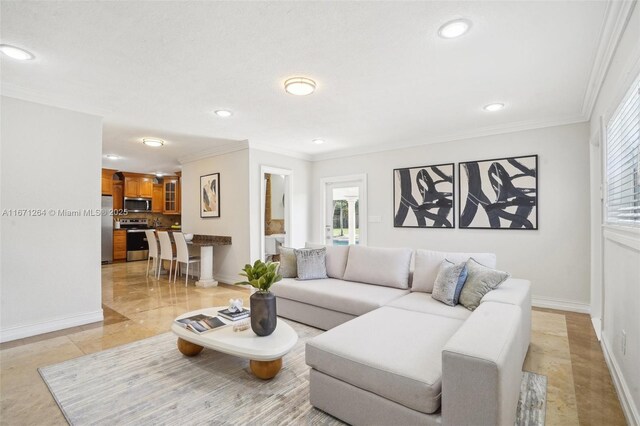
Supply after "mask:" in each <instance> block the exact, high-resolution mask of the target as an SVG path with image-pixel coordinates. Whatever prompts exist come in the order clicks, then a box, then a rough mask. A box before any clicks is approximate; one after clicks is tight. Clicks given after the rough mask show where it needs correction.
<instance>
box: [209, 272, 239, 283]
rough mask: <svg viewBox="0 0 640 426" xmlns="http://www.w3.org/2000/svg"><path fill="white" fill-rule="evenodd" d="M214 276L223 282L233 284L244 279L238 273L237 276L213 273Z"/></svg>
mask: <svg viewBox="0 0 640 426" xmlns="http://www.w3.org/2000/svg"><path fill="white" fill-rule="evenodd" d="M213 278H214V279H215V280H216V281H218V282H221V283H225V284H233V283H237V282H238V281H241V280H242V277H241V276H240V275H236V276H227V275H221V274H213Z"/></svg>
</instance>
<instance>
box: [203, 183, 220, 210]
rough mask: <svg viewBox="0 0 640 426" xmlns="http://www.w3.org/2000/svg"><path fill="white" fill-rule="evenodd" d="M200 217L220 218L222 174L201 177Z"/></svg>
mask: <svg viewBox="0 0 640 426" xmlns="http://www.w3.org/2000/svg"><path fill="white" fill-rule="evenodd" d="M200 217H203V218H205V217H220V173H212V174H210V175H205V176H200Z"/></svg>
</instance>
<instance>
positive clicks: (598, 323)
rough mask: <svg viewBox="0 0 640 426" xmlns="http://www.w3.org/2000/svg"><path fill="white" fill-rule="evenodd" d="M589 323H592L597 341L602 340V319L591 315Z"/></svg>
mask: <svg viewBox="0 0 640 426" xmlns="http://www.w3.org/2000/svg"><path fill="white" fill-rule="evenodd" d="M591 324H592V325H593V329H594V331H595V332H596V337H597V338H598V341H601V340H602V320H601V319H600V318H595V317H591Z"/></svg>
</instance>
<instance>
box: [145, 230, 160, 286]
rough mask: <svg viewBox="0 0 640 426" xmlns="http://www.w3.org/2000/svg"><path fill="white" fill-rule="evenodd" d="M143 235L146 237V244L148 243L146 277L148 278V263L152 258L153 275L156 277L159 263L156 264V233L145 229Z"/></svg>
mask: <svg viewBox="0 0 640 426" xmlns="http://www.w3.org/2000/svg"><path fill="white" fill-rule="evenodd" d="M144 234H145V235H146V237H147V243H149V257H148V258H147V276H149V263H150V262H151V259H152V258H153V275H154V276H156V275H158V266H159V265H160V262H158V240H156V233H155V232H154V231H153V230H151V229H147V230H145V231H144Z"/></svg>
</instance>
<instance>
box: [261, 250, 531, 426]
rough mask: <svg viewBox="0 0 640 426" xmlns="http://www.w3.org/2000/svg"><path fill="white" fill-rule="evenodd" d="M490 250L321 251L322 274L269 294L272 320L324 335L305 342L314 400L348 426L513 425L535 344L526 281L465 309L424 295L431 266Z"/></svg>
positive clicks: (489, 258) (488, 259) (483, 256)
mask: <svg viewBox="0 0 640 426" xmlns="http://www.w3.org/2000/svg"><path fill="white" fill-rule="evenodd" d="M469 257H473V258H474V259H475V260H476V261H478V262H479V263H481V264H483V265H485V266H489V267H493V268H495V266H496V257H495V255H493V254H489V253H444V252H436V251H427V250H416V251H414V250H411V249H406V248H400V249H390V248H371V247H360V246H351V247H348V246H344V247H327V254H326V269H327V275H328V278H326V279H319V280H306V281H300V280H296V279H293V278H288V279H283V280H282V281H281V282H279V283H277V284H275V285H274V286H273V287H272V291H273V292H274V293H275V295H276V297H277V306H278V315H279V316H281V317H285V318H290V319H292V320H294V321H298V322H302V323H305V324H309V325H311V326H314V327H318V328H321V329H323V330H328V331H326V332H325V333H323V334H321V335H319V336H317V337H315V338H313V339H311V340H310V341H308V342H307V345H306V362H307V364H308V365H309V366H310V367H311V371H310V378H309V380H310V400H311V404H312V405H314V406H315V407H317V408H319V409H321V410H323V411H325V412H327V413H329V414H331V415H333V416H335V417H337V418H339V419H341V420H343V421H345V422H347V423H351V424H354V425H371V424H385V425H388V424H402V425H409V424H426V425H436V424H444V425H455V426H461V425H513V424H514V421H515V418H516V408H517V401H518V397H519V393H520V383H521V377H522V364H523V362H524V358H525V355H526V353H527V349H528V346H529V342H530V333H531V295H530V283H529V282H528V281H526V280H520V279H513V278H510V279H508V280H507V281H505V282H504V283H502V284H501V285H500V286H499V287H498V288H497V289H495V290H493V291H491V292H489V293H488V294H486V295H485V296H484V298H483V299H482V302H481V304H480V306H479V307H478V308H477V309H475V311H473V312H471V311H469V310H467V309H466V308H464V307H463V306H461V305H457V306H448V305H445V304H443V303H441V302H439V301H437V300H435V299H432V298H431V291H432V289H433V283H434V280H435V278H436V275H437V273H438V268H439V266H440V264H441V263H442V261H443V260H444V259H445V258H446V259H449V260H450V261H453V262H460V261H466V260H467V259H468V258H469Z"/></svg>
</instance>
